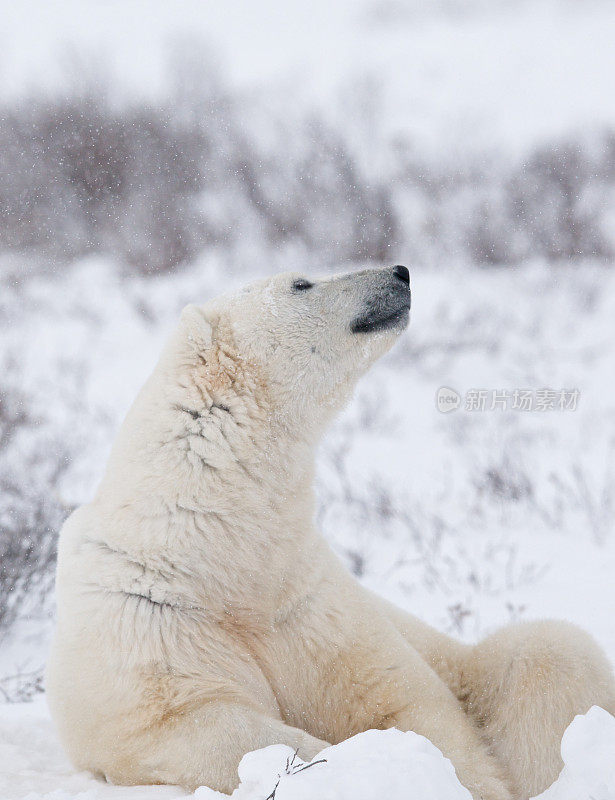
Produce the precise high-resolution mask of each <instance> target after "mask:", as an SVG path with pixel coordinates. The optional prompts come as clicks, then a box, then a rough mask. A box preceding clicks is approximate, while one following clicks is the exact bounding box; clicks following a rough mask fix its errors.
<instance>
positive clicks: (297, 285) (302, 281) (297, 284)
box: [292, 278, 314, 292]
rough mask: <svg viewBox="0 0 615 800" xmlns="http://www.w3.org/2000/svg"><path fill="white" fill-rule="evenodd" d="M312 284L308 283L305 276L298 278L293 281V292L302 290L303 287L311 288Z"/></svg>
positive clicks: (303, 289)
mask: <svg viewBox="0 0 615 800" xmlns="http://www.w3.org/2000/svg"><path fill="white" fill-rule="evenodd" d="M313 285H314V284H313V283H310V281H308V280H307V279H306V278H298V279H297V280H296V281H293V284H292V290H293V291H294V292H303V291H305V289H311V288H312V286H313Z"/></svg>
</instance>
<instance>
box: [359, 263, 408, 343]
mask: <svg viewBox="0 0 615 800" xmlns="http://www.w3.org/2000/svg"><path fill="white" fill-rule="evenodd" d="M410 298H411V293H410V273H409V272H408V270H407V268H406V267H403V266H401V264H398V265H397V266H395V267H392V268H390V269H384V270H379V271H378V273H377V277H376V281H375V283H371V282H370V287H369V295H368V296H367V297H366V298H365V302H364V307H363V309H361V311H360V312H359V314H358V315H357V316H356V317H355V318H354V320H353V321H352V324H351V326H350V329H351V331H352V332H353V333H373V332H375V331H383V330H390V329H393V328H405V327H406V325H407V324H408V320H409V316H410Z"/></svg>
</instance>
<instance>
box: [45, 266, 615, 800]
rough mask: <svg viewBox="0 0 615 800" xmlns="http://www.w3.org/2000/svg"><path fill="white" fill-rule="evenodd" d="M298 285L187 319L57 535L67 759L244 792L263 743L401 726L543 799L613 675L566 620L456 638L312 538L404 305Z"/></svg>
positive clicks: (399, 290)
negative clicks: (352, 401)
mask: <svg viewBox="0 0 615 800" xmlns="http://www.w3.org/2000/svg"><path fill="white" fill-rule="evenodd" d="M297 277H298V276H296V275H281V276H277V277H275V278H273V279H271V280H268V281H264V282H261V283H260V284H257V285H255V286H253V287H251V288H250V289H248V290H245V291H244V292H241V293H239V294H238V295H236V296H234V297H230V298H222V299H220V300H217V301H214V302H213V303H210V304H209V305H207V306H204V307H189V308H188V309H186V311H185V312H184V314H183V316H182V320H181V323H180V325H179V328H178V330H177V332H176V333H175V335H174V336H173V337H172V339H171V341H170V343H169V345H168V347H167V349H166V350H165V352H164V354H163V356H162V358H161V360H160V363H159V364H158V366H157V368H156V370H155V372H154V374H153V375H152V376H151V378H150V379H149V380H148V382H147V383H146V385H145V386H144V388H143V389H142V391H141V393H140V394H139V396H138V398H137V400H136V401H135V404H134V406H133V408H132V409H131V411H130V412H129V414H128V416H127V418H126V421H125V422H124V424H123V426H122V429H121V431H120V433H119V435H118V438H117V441H116V443H115V446H114V448H113V451H112V454H111V457H110V460H109V464H108V468H107V471H106V474H105V477H104V479H103V481H102V483H101V486H100V488H99V490H98V493H97V494H96V496H95V498H94V499H93V501H92V502H91V503H89V504H87V505H86V506H83V507H82V508H80V509H78V510H77V511H76V512H75V513H74V514H73V515H72V516H71V518H70V519H69V520H68V521H67V523H66V525H65V526H64V529H63V530H62V534H61V537H60V552H59V563H58V576H57V599H58V623H57V631H56V635H55V640H54V644H53V648H52V653H51V657H50V660H49V666H48V673H47V688H48V696H49V702H50V706H51V709H52V712H53V716H54V718H55V720H56V722H57V725H58V727H59V730H60V733H61V736H62V739H63V741H64V744H65V746H66V749H67V751H68V753H69V754H70V756H71V758H72V759H73V761H74V763H75V765H76V766H78V767H80V768H85V769H89V770H91V771H93V772H95V773H98V774H100V775H101V776H105V777H106V778H107V779H108V780H110V781H113V782H116V783H123V784H138V783H173V784H181V785H183V786H184V787H186V788H187V789H194V788H195V787H196V786H199V785H201V784H206V785H208V786H211V787H214V788H215V789H219V790H222V791H225V792H230V791H231V790H232V789H233V788H234V786H235V785H236V783H237V765H238V763H239V760H240V759H241V757H242V756H243V754H244V753H246V752H248V751H250V750H254V749H256V748H260V747H264V746H266V745H269V744H273V743H277V742H282V743H285V744H287V745H290V746H291V747H293V748H297V749H298V751H299V755H300V756H301V757H302V758H304V759H310V758H312V757H313V756H315V755H316V754H317V753H318V752H319V751H320V750H321V749H322V748H323V747H325V746H326V745H327V743H334V742H339V741H341V740H343V739H345V738H347V737H349V736H352V735H353V734H355V733H358V732H359V731H363V730H366V729H368V728H388V727H393V726H395V727H398V728H401V729H402V730H414V731H417V732H418V733H421V734H423V735H425V736H427V737H429V738H430V739H431V740H432V741H433V742H434V743H435V744H436V745H437V746H438V747H439V748H440V749H441V750H442V752H443V753H444V754H445V755H446V756H447V757H449V758H450V759H451V761H452V762H453V764H454V766H455V768H456V770H457V774H458V776H459V779H460V780H461V782H462V783H464V784H465V785H466V786H467V787H468V788H469V789H470V791H471V792H472V794H473V796H474V797H475V798H484V800H506V798H512V797H528V796H529V795H530V794H534V793H537V792H539V791H540V790H542V789H544V788H545V787H546V786H547V785H548V784H549V783H550V782H551V781H553V780H554V779H555V778H556V777H557V774H558V771H559V769H560V768H561V762H560V756H559V743H560V739H561V736H562V733H563V731H564V729H565V727H566V726H567V724H568V723H569V722H570V721H571V720H572V718H573V717H574V715H575V714H578V713H583V712H585V711H587V710H588V708H589V707H590V706H591V705H593V704H597V705H601V706H603V707H604V708H606V709H607V710H609V711H611V713H613V712H614V711H615V689H614V683H613V678H612V675H611V670H610V667H609V665H608V663H607V662H606V660H605V658H604V656H603V655H602V653H601V652H600V651H599V649H598V647H597V646H596V645H595V644H594V642H593V641H592V640H591V639H590V638H589V637H588V636H587V635H586V634H585V633H583V632H582V631H580V630H578V629H576V628H574V627H572V626H571V625H568V624H565V623H556V622H542V623H527V624H522V625H516V626H513V627H510V628H507V629H505V630H503V631H500V632H499V633H496V634H495V635H494V636H492V637H489V638H488V639H486V640H485V641H483V642H481V643H480V644H479V645H477V646H475V647H470V646H466V645H462V644H460V643H458V642H456V641H454V640H452V639H450V638H448V637H446V636H444V635H442V634H440V633H438V632H437V631H435V630H433V629H431V628H429V627H428V626H427V625H425V624H423V623H421V622H420V621H419V620H417V619H415V618H414V617H412V616H410V615H408V614H406V613H404V612H402V611H401V610H399V609H397V608H395V607H394V606H391V605H389V604H388V603H386V602H384V601H383V600H381V599H380V598H378V597H376V596H374V595H372V594H370V593H369V592H367V591H366V590H365V589H363V588H362V587H361V586H360V585H359V584H357V583H356V581H355V580H354V579H353V578H352V577H351V576H350V575H349V574H348V573H347V572H346V570H345V569H344V568H343V566H342V565H341V564H340V563H339V562H338V560H337V558H336V557H335V556H334V554H333V553H332V552H331V550H330V549H329V548H328V546H327V545H326V543H325V542H324V541H323V540H322V538H321V537H320V536H319V534H318V532H317V531H316V530H315V529H314V525H313V517H314V513H313V512H314V495H313V471H314V452H315V448H316V446H317V443H318V440H319V438H320V436H321V435H322V432H323V430H324V428H325V426H326V425H327V424H328V422H329V421H330V420H331V418H332V416H333V415H334V413H335V411H336V410H337V409H338V408H339V407H340V405H341V404H342V403H343V402H344V400H345V399H346V398H347V397H348V396H349V394H350V392H351V391H352V387H353V385H354V383H355V381H356V380H357V378H358V377H359V376H360V375H361V374H362V373H363V372H364V371H365V370H366V369H367V368H368V367H369V365H370V364H371V363H372V362H373V361H374V360H375V359H376V358H377V357H379V356H380V355H381V354H382V353H384V352H385V351H386V350H388V348H389V347H390V346H391V345H392V344H393V342H394V341H395V338H396V336H397V334H398V333H399V332H400V331H401V330H402V329H403V327H404V324H405V321H406V319H407V315H404V313H400V314H397V315H395V314H393V315H392V316H391V313H390V312H391V309H394V308H395V307H397V306H395V303H398V302H399V299H400V298H401V297H402V296H403V293H404V292H405V291H408V290H407V287H405V286H404V285H402V283H403V281H401V280H400V277H399V275H398V274H397V275H396V274H395V273H394V272H393V271H392V270H371V271H366V272H363V273H355V274H353V275H348V276H341V277H339V278H334V279H329V280H326V281H319V282H316V283H315V285H314V286H312V287H311V288H309V286H308V288H306V287H305V286H302V285H301V284H299V285H297V284H294V280H295V279H296V278H297ZM366 309H367V312H368V313H367V316H366ZM387 313H389V317H390V319H391V320H392V321H390V322H389V323H387V324H386V325H384V324H383V325H380V326H378V325H373V330H370V326H372V324H373V320H377V319H379V318H383V315H384V316H386V314H387ZM357 319H359V320H360V321H361V323H360V324H357ZM365 320H368V322H367V323H366V322H365ZM353 329H354V330H355V331H359V330H360V332H353Z"/></svg>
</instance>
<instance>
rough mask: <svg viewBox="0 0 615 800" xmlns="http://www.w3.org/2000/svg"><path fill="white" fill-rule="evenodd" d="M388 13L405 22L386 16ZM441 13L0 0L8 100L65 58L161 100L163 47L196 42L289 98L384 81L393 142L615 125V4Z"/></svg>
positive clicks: (300, 1)
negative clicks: (89, 62)
mask: <svg viewBox="0 0 615 800" xmlns="http://www.w3.org/2000/svg"><path fill="white" fill-rule="evenodd" d="M460 1H461V0H460ZM475 1H476V0H467V2H468V3H470V4H472V2H474V3H475ZM383 5H386V7H387V8H388V9H389V10H391V9H392V10H393V11H394V12H396V13H390V14H389V15H388V16H387V17H386V19H384V18H382V15H380V17H379V15H378V13H376V12H375V9H377V8H382V7H383ZM434 5H435V3H433V2H432V0H425V2H424V3H423V4H421V3H420V2H418V0H388V2H387V3H385V4H383V3H382V2H379V3H376V2H357V0H354V1H353V0H309V1H308V0H296V1H295V2H291V3H289V2H287V0H286V2H284V0H259V1H258V2H254V0H218V1H217V2H212V1H211V0H210V1H209V2H208V1H207V0H178V1H176V2H169V0H149V2H145V1H144V0H106V1H103V0H55V1H54V2H47V1H46V0H0V93H4V94H5V95H6V94H10V93H14V92H15V91H19V90H20V89H21V88H23V86H24V85H26V86H27V85H29V84H33V83H34V84H37V83H45V84H49V85H58V84H59V83H60V81H61V77H60V76H61V74H62V71H61V68H60V65H61V63H62V58H60V56H61V54H62V53H63V52H64V51H65V50H66V48H67V47H68V46H72V47H76V48H77V49H79V50H81V51H82V52H87V53H88V54H89V56H91V57H94V58H96V57H100V58H101V59H103V60H109V61H110V63H111V64H112V66H113V69H114V72H115V73H116V74H117V75H118V76H119V77H120V79H121V81H122V83H123V85H124V86H125V87H126V88H127V89H131V88H133V87H134V88H137V89H138V90H140V91H150V92H151V91H153V92H156V91H157V90H158V89H159V88H160V86H161V85H162V83H163V81H164V68H163V64H164V53H165V48H166V43H168V41H169V40H170V39H173V38H176V37H182V36H186V35H188V36H195V37H199V38H202V39H203V40H204V41H208V42H210V43H211V46H212V48H213V49H214V51H215V52H216V53H217V54H218V55H219V58H220V60H221V62H222V65H223V69H224V72H225V74H226V75H227V76H228V77H229V78H230V80H232V81H233V82H234V83H236V84H239V85H241V86H253V85H254V84H256V85H258V86H263V85H272V84H273V85H274V86H277V87H278V90H279V91H280V92H283V91H285V90H288V88H289V87H291V86H292V87H293V91H292V97H294V98H302V99H306V100H309V101H311V102H313V101H314V100H315V101H316V102H319V103H325V104H328V105H329V107H331V108H334V107H336V106H340V97H341V98H343V96H344V94H345V93H346V92H348V87H349V85H350V81H351V80H352V79H353V78H355V77H356V76H365V75H368V76H372V77H374V76H375V78H376V81H375V83H376V84H377V83H378V82H379V83H380V84H381V87H382V94H383V106H382V120H383V124H384V125H385V126H386V129H387V132H390V133H395V132H399V131H402V132H404V133H406V134H410V137H411V138H414V139H416V140H418V141H419V142H422V143H429V142H431V141H433V140H436V141H438V142H439V143H441V142H442V140H443V139H444V141H445V142H446V139H447V138H449V139H450V140H451V141H455V140H457V141H462V142H466V143H468V142H470V143H471V142H476V143H477V144H479V145H481V144H482V143H485V142H490V141H495V142H505V143H506V144H507V145H510V146H514V147H517V146H520V147H524V146H525V144H526V143H528V142H530V143H531V142H533V141H535V140H536V139H542V138H549V137H552V136H553V135H558V134H559V133H561V132H562V131H566V130H569V129H571V128H577V129H578V128H586V129H591V128H592V127H596V126H599V125H601V124H611V125H615V46H614V44H613V43H614V42H615V3H613V2H612V0H602V2H601V1H600V0H587V2H580V1H579V2H573V0H519V2H518V3H516V4H515V3H512V2H511V3H510V4H509V7H510V8H511V9H512V10H509V11H503V10H495V9H494V8H493V7H489V6H488V7H487V8H488V9H489V8H491V10H487V11H485V10H483V11H476V12H475V13H471V14H469V15H466V16H461V17H460V16H453V17H450V16H448V17H446V16H444V15H442V14H439V13H438V12H435V11H432V12H426V11H425V9H428V8H432V9H433V7H434ZM493 5H494V6H495V5H496V4H495V3H494V4H493ZM417 8H418V9H421V8H422V9H423V12H422V13H417ZM379 19H380V21H378V20H379ZM341 105H342V107H343V103H342V104H341Z"/></svg>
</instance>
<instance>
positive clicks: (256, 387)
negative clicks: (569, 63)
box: [96, 350, 316, 583]
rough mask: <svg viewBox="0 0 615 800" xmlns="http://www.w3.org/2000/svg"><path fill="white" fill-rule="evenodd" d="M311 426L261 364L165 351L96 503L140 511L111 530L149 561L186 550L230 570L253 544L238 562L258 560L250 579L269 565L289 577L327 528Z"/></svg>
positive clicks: (112, 538)
mask: <svg viewBox="0 0 615 800" xmlns="http://www.w3.org/2000/svg"><path fill="white" fill-rule="evenodd" d="M304 433H305V432H304V431H298V432H296V431H293V429H292V426H291V425H289V424H288V421H287V420H285V419H284V418H283V417H281V416H280V415H279V414H278V413H276V412H275V410H274V408H273V406H272V403H271V402H270V398H269V396H268V387H267V386H266V385H265V384H264V383H263V381H262V380H261V378H260V376H259V374H258V372H257V371H256V370H254V369H253V368H251V366H250V365H247V364H245V363H241V362H240V361H238V360H236V359H235V358H234V357H233V355H232V354H229V353H222V352H221V351H219V350H217V351H216V354H215V357H214V356H212V354H211V353H209V354H207V356H206V357H202V356H201V355H199V356H198V357H193V356H192V355H191V356H190V357H182V358H181V359H179V360H178V359H177V358H174V359H173V360H172V361H171V363H170V364H169V362H168V359H167V360H165V359H163V360H162V362H161V364H160V365H159V367H158V368H157V370H156V371H155V372H154V374H153V375H152V376H151V378H150V379H149V381H148V382H147V384H146V385H145V386H144V388H143V389H142V391H141V393H140V395H139V396H138V397H137V400H136V401H135V403H134V405H133V407H132V409H131V411H130V412H129V414H128V416H127V418H126V420H125V422H124V425H123V426H122V428H121V430H120V433H119V435H118V437H117V440H116V443H115V446H114V449H113V452H112V455H111V458H110V462H109V467H108V470H107V475H106V477H105V479H104V480H103V483H102V484H101V487H100V491H99V494H98V497H97V501H96V502H98V503H103V504H104V505H105V506H106V507H109V506H111V507H112V508H113V509H114V512H113V513H114V514H115V515H116V516H119V517H121V519H122V520H126V519H128V520H130V523H129V524H126V525H125V524H120V525H116V526H113V527H112V528H110V530H109V531H106V532H105V538H106V541H107V542H108V543H109V544H110V546H112V547H116V548H117V549H119V550H122V551H124V552H127V553H130V555H131V556H132V557H136V558H137V559H138V560H139V561H140V562H144V563H150V561H151V560H152V559H156V558H158V557H159V556H160V554H163V553H165V552H168V553H172V554H173V556H174V558H176V554H177V553H178V552H180V553H183V554H184V555H185V558H186V559H187V560H188V561H189V564H188V566H189V568H190V569H194V570H196V571H197V572H198V573H199V574H200V575H201V576H203V577H204V576H205V574H209V575H213V574H216V575H218V574H221V573H223V572H224V568H225V567H228V561H229V554H231V553H233V552H234V553H235V555H236V556H237V554H238V553H239V552H240V551H244V553H245V556H246V557H245V558H237V557H235V558H234V559H233V561H234V564H235V565H237V564H239V563H242V564H246V565H251V567H250V568H247V569H246V576H245V579H246V580H249V579H250V573H252V572H253V573H254V574H260V575H262V574H263V569H265V570H266V571H267V573H268V574H278V575H279V576H280V579H281V580H283V579H284V575H285V574H286V573H287V569H288V568H289V566H288V565H289V564H291V563H295V564H297V563H298V561H297V559H298V554H300V553H305V552H306V551H307V550H308V549H309V544H310V541H311V540H313V539H314V537H315V536H316V534H315V531H314V529H313V527H312V519H313V512H314V499H313V472H314V446H313V443H311V442H310V441H308V440H307V439H306V438H305V436H304ZM300 560H303V557H302V558H301V559H300ZM257 561H262V562H263V563H262V565H260V566H258V564H257V563H256V562H257ZM234 583H236V581H234Z"/></svg>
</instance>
